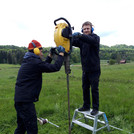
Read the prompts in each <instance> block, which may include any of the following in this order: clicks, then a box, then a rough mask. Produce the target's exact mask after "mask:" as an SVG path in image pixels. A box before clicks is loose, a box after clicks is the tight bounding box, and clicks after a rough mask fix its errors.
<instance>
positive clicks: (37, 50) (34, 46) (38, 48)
mask: <svg viewBox="0 0 134 134" xmlns="http://www.w3.org/2000/svg"><path fill="white" fill-rule="evenodd" d="M42 50H43V48H42V45H41V44H40V43H39V42H38V41H37V40H32V41H31V42H30V43H29V45H28V51H29V52H32V53H34V54H36V55H38V56H40V58H42V56H43V53H42Z"/></svg>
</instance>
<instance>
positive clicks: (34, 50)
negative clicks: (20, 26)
mask: <svg viewBox="0 0 134 134" xmlns="http://www.w3.org/2000/svg"><path fill="white" fill-rule="evenodd" d="M31 43H32V44H33V46H34V49H33V52H34V54H36V55H39V54H40V50H39V48H37V47H36V45H35V43H34V42H31Z"/></svg>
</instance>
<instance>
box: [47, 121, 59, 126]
mask: <svg viewBox="0 0 134 134" xmlns="http://www.w3.org/2000/svg"><path fill="white" fill-rule="evenodd" d="M48 123H50V124H52V125H54V126H55V127H59V126H58V125H56V124H54V123H52V122H50V121H48Z"/></svg>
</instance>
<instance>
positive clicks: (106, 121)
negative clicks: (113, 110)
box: [103, 113, 110, 131]
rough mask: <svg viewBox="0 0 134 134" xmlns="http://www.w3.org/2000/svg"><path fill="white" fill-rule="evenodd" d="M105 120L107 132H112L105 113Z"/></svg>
mask: <svg viewBox="0 0 134 134" xmlns="http://www.w3.org/2000/svg"><path fill="white" fill-rule="evenodd" d="M103 118H104V121H105V124H106V126H107V130H108V131H110V127H109V123H108V119H107V116H106V114H105V113H104V114H103Z"/></svg>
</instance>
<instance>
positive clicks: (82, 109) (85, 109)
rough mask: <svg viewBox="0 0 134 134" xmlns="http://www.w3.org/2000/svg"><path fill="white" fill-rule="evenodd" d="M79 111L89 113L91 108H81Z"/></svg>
mask: <svg viewBox="0 0 134 134" xmlns="http://www.w3.org/2000/svg"><path fill="white" fill-rule="evenodd" d="M78 110H79V111H89V110H90V108H84V107H81V108H79V109H78Z"/></svg>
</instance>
